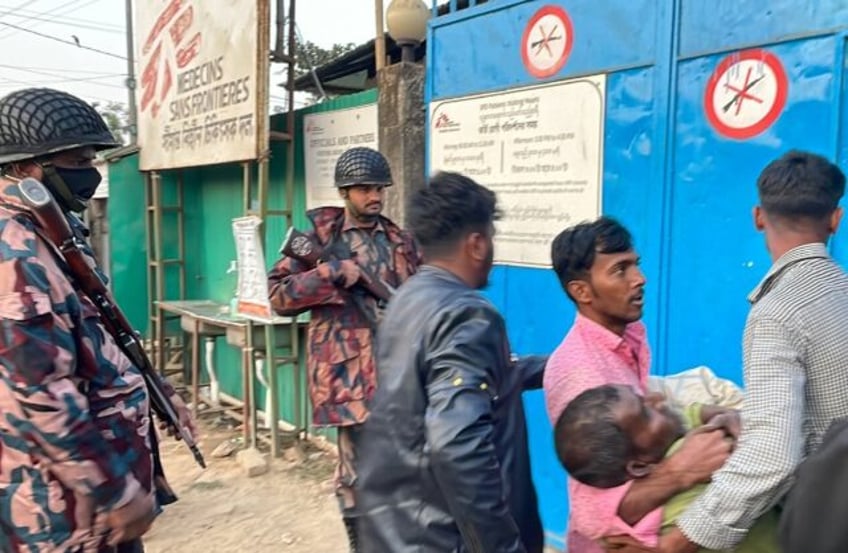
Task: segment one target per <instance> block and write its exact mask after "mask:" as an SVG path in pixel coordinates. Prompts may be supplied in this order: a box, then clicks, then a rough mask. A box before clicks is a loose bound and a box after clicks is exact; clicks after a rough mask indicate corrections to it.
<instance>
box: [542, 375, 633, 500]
mask: <svg viewBox="0 0 848 553" xmlns="http://www.w3.org/2000/svg"><path fill="white" fill-rule="evenodd" d="M620 399H621V394H619V392H618V389H617V388H616V387H615V386H598V387H597V388H591V389H589V390H586V391H585V392H583V393H582V394H580V395H578V396H577V397H576V398H574V399H573V400H571V402H570V403H569V404H568V405H567V406H566V408H565V410H564V411H563V412H562V415H560V417H559V420H557V423H556V425H555V427H554V446H555V447H556V452H557V457H559V462H560V463H562V466H563V468H565V470H567V471H568V473H569V474H570V475H571V477H572V478H574V479H575V480H577V481H578V482H582V483H583V484H586V485H587V486H592V487H595V488H614V487H616V486H620V485H622V484H624V483H625V482H627V479H628V475H627V462H628V461H629V460H630V458H631V456H632V454H633V443H632V441H631V439H630V436H628V435H627V433H626V432H625V431H624V429H622V428H621V427H620V426H619V425H618V421H617V420H616V417H615V413H614V412H613V410H614V409H615V406H616V404H617V403H618V401H619V400H620Z"/></svg>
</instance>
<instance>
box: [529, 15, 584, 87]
mask: <svg viewBox="0 0 848 553" xmlns="http://www.w3.org/2000/svg"><path fill="white" fill-rule="evenodd" d="M573 43H574V29H573V26H572V24H571V18H570V17H569V16H568V14H567V13H566V12H565V10H564V9H562V8H561V7H559V6H554V5H550V6H543V7H542V8H540V9H539V10H538V11H537V12H536V13H535V14H533V17H531V18H530V21H528V22H527V26H526V27H525V28H524V36H523V37H522V39H521V61H523V62H524V67H526V68H527V71H528V72H529V73H530V74H531V75H533V76H534V77H536V78H538V79H545V78H547V77H552V76H553V75H556V74H557V73H558V72H559V70H560V69H562V68H563V67H564V66H565V62H566V61H567V60H568V56H569V55H570V54H571V46H572V44H573Z"/></svg>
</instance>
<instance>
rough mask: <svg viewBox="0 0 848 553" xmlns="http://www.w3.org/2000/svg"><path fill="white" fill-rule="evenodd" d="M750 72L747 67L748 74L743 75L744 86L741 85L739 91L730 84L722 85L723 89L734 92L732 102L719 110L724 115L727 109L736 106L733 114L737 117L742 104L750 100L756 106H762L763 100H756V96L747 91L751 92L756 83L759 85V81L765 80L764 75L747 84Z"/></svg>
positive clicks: (750, 69)
mask: <svg viewBox="0 0 848 553" xmlns="http://www.w3.org/2000/svg"><path fill="white" fill-rule="evenodd" d="M751 71H752V68H751V67H749V68H748V73H747V74H746V75H745V84H743V85H742V88H741V89H740V88H736V87H735V86H733V85H731V84H730V83H724V88H725V89H727V90H730V91H732V92H735V93H736V95H735V96H734V97H733V99H732V100H730V101H729V102H727V103H726V104H725V105H724V106H723V107H722V108H721V109H722V110H723V111H724V113H727V111H728V110H729V109H730V108H731V107H732V106H733V104H736V113H735V115H739V111H740V110H741V109H742V104H743V103H744V102H745V100H752V101H754V102H757V103H758V104H762V103H763V99H762V98H757V97H756V96H754V95H753V94H750V93H749V92H748V91H749V90H751V89H752V88H754V86H755V85H756V84H757V83H759V82H760V81H762V80H763V79H765V75H762V76H760V77H757V78H756V79H754V81H753V82H751V83H749V81H750V80H751Z"/></svg>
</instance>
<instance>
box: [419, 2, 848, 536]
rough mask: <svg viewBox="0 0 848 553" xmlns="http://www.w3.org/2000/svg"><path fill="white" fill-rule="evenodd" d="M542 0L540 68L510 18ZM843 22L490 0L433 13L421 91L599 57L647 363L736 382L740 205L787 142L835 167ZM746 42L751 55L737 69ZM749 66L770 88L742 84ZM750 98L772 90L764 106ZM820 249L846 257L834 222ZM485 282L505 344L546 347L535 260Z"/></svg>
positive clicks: (546, 482)
mask: <svg viewBox="0 0 848 553" xmlns="http://www.w3.org/2000/svg"><path fill="white" fill-rule="evenodd" d="M549 5H553V6H558V7H559V8H562V9H563V10H565V11H566V13H567V14H568V16H569V17H570V20H571V24H572V29H573V44H572V46H571V51H570V55H568V58H567V60H566V62H565V64H564V66H562V68H561V69H559V70H558V72H556V74H554V75H553V76H551V77H549V78H547V79H545V80H544V81H540V80H539V79H537V78H535V77H534V76H533V75H531V74H530V72H529V71H528V69H527V67H526V66H525V64H524V63H523V62H522V55H521V49H522V35H523V33H524V31H525V28H526V27H527V25H528V22H530V20H531V18H532V17H533V16H534V14H536V13H537V12H538V11H539V10H540V9H541V8H543V7H545V6H549ZM846 26H848V3H846V2H844V1H842V0H819V1H818V2H814V3H811V2H802V1H801V0H771V1H770V2H762V1H759V0H712V1H710V2H704V1H703V0H663V1H660V2H657V1H656V0H604V1H603V2H598V1H595V0H568V1H565V0H551V1H549V2H544V1H526V0H500V1H499V0H490V1H489V2H487V3H485V4H479V5H477V6H476V7H470V8H467V9H464V10H458V11H455V12H453V13H449V14H448V15H444V16H441V17H438V18H435V19H434V20H433V21H432V23H431V26H430V31H429V36H428V46H427V48H428V52H427V59H428V62H427V63H428V82H427V101H428V102H434V101H439V100H443V99H446V98H453V97H462V96H466V95H471V94H477V93H481V92H492V91H498V90H504V91H506V90H510V89H513V88H515V87H522V86H527V85H532V84H538V83H539V82H551V81H558V80H563V79H568V78H573V77H578V76H585V75H596V74H606V75H607V81H606V108H605V122H604V142H603V143H604V146H603V179H602V193H603V202H602V205H603V212H604V213H606V214H610V215H612V216H615V217H617V218H619V219H620V220H621V221H622V222H623V223H625V224H626V225H627V226H628V227H629V228H630V229H631V231H632V232H633V234H634V236H635V239H636V243H637V248H638V249H639V251H640V253H641V255H642V259H643V266H644V270H645V273H646V275H647V278H648V287H647V292H648V295H647V297H646V299H647V302H648V305H647V306H646V314H645V323H646V324H647V325H648V330H649V335H650V340H651V345H652V348H653V352H654V368H653V372H654V373H658V374H667V373H671V372H677V371H680V370H683V369H686V368H689V367H692V366H696V365H700V364H705V365H708V366H710V367H711V368H713V370H714V371H716V373H717V374H719V375H721V376H725V377H728V378H731V379H733V380H735V381H737V382H740V381H741V367H740V365H741V333H742V328H743V325H744V319H745V316H746V313H747V309H748V305H747V303H746V295H747V293H748V292H749V291H750V290H751V289H752V288H753V287H754V286H755V285H756V283H757V282H758V280H759V279H760V278H761V277H762V276H763V275H764V274H765V272H766V270H767V268H768V266H769V259H768V255H767V253H766V250H765V246H764V243H763V240H762V237H761V236H759V235H758V234H757V233H756V231H755V230H754V228H753V224H752V219H751V208H752V207H753V205H754V204H755V201H756V190H755V181H756V176H757V174H758V173H759V171H760V170H761V169H762V167H763V166H764V165H765V164H766V163H767V162H768V161H770V160H771V159H773V158H775V157H777V156H778V155H780V154H782V153H783V152H785V151H786V150H789V149H791V148H801V149H806V150H811V151H814V152H817V153H821V154H823V155H826V156H828V157H830V158H833V159H837V160H838V161H839V163H840V164H842V165H843V167H844V166H845V162H846V158H848V146H846V132H848V131H846V129H848V111H846V110H845V109H844V107H843V103H844V101H843V98H845V94H844V92H845V90H846V86H848V83H846V80H845V77H844V70H843V69H844V66H845V63H846V62H845V59H846V56H845V49H846V37H845V29H846ZM746 59H754V60H757V64H756V65H755V66H753V67H754V69H752V70H751V71H748V69H751V67H752V66H751V64H745V63H740V62H744V61H745V60H746ZM775 60H776V62H775ZM769 64H775V65H769ZM764 68H765V69H764ZM781 71H782V72H783V74H784V75H785V81H781V75H779V73H780V72H781ZM764 72H766V73H768V74H767V75H766V76H767V77H769V78H770V79H773V80H774V81H775V82H776V83H777V84H776V86H775V90H773V91H772V92H774V94H776V95H777V96H778V99H774V98H765V99H764V98H762V97H757V96H755V95H753V94H751V93H750V91H749V89H750V87H749V85H750V84H751V83H753V82H754V80H756V79H758V78H762V77H763V74H764ZM749 73H750V74H749ZM711 77H712V78H713V82H711V81H710V79H711ZM746 79H747V80H746ZM711 87H712V88H711ZM713 91H717V92H713ZM708 93H709V94H708ZM723 95H724V96H723ZM728 95H729V96H728ZM781 95H783V98H779V97H780V96H781ZM713 97H715V98H716V100H715V101H713V100H712V98H713ZM722 97H727V98H729V102H728V103H724V104H723V103H722V102H723V101H720V100H721V98H722ZM764 101H765V102H767V103H769V102H770V103H769V104H768V105H771V104H775V105H777V107H775V108H774V110H773V112H772V113H769V114H765V112H766V111H768V110H767V108H768V105H766V106H765V107H761V106H762V104H763V102H764ZM781 102H783V103H781ZM740 103H742V104H743V105H742V106H740V105H739V104H740ZM728 104H730V105H729V106H728ZM745 104H747V106H746V105H745ZM757 104H760V106H758V105H757ZM737 108H738V109H739V110H741V109H746V110H752V111H751V113H753V114H754V115H757V112H756V110H757V109H761V110H763V113H764V114H765V115H764V116H763V117H761V118H760V119H761V121H760V122H759V124H758V125H752V126H751V128H750V129H747V130H746V129H741V130H740V129H727V128H724V129H722V126H721V125H722V117H724V115H723V114H726V113H729V112H730V111H731V110H732V111H733V112H735V113H737V114H738V111H736V110H737ZM752 108H753V109H752ZM708 113H713V115H712V116H708V115H707V114H708ZM710 117H712V121H711V120H710ZM775 118H776V119H775ZM755 119H756V117H755ZM433 123H434V122H432V121H431V122H430V124H431V126H432V125H433ZM755 127H756V128H755ZM431 131H432V127H431ZM749 135H750V136H749ZM431 136H432V135H431ZM481 181H482V182H483V183H484V184H485V179H481ZM556 230H559V229H556ZM831 248H832V250H833V252H834V253H835V255H836V256H837V258H838V259H841V260H845V259H848V238H846V237H845V236H844V235H843V236H842V237H840V236H839V235H837V238H836V239H835V240H834V242H833V243H832V244H831ZM487 293H488V294H489V295H490V297H491V298H492V299H493V301H494V302H495V303H496V304H497V305H498V307H499V308H500V309H501V310H502V312H503V313H504V315H505V316H506V319H507V323H508V326H509V331H510V337H511V340H512V343H513V348H514V349H515V350H516V351H517V352H519V353H538V352H548V351H551V350H552V349H553V348H554V347H556V345H557V344H558V343H559V342H560V340H561V339H562V337H563V336H564V334H565V332H566V331H567V330H568V328H569V327H570V325H571V323H572V320H573V315H574V309H573V307H572V306H571V304H570V303H569V302H568V301H567V300H566V298H565V297H564V295H563V293H562V291H561V290H560V288H559V285H558V283H557V281H556V278H555V276H554V275H553V273H552V271H550V270H548V269H541V268H526V267H515V266H498V267H496V268H495V271H494V274H493V278H492V285H491V286H490V289H489V290H488V292H487ZM526 405H527V409H528V419H529V424H530V434H531V450H532V457H533V463H534V478H535V481H536V485H537V488H538V490H539V492H540V502H541V510H542V515H543V520H544V523H545V529H546V531H547V533H548V538H549V541H550V544H551V545H552V546H555V547H561V546H562V542H563V539H562V538H563V535H564V532H565V525H566V518H567V498H566V487H565V476H564V473H563V471H562V470H561V469H560V468H559V466H558V463H557V462H556V459H555V457H554V454H553V445H552V440H551V429H550V425H549V423H548V422H547V417H546V414H545V411H544V404H543V398H542V396H541V393H539V392H536V393H529V394H527V395H526Z"/></svg>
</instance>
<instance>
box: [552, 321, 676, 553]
mask: <svg viewBox="0 0 848 553" xmlns="http://www.w3.org/2000/svg"><path fill="white" fill-rule="evenodd" d="M650 366H651V350H650V347H649V346H648V341H647V336H646V331H645V325H644V324H643V323H642V322H635V323H632V324H630V325H628V326H627V328H626V329H625V331H624V336H618V335H617V334H615V333H614V332H611V331H609V330H608V329H606V328H604V327H603V326H601V325H599V324H598V323H595V322H594V321H591V320H589V319H587V318H586V317H584V316H583V315H580V314H579V313H578V315H577V317H576V319H575V321H574V325H573V326H572V327H571V330H570V331H569V332H568V334H567V335H566V337H565V339H564V340H563V341H562V343H561V344H560V345H559V347H558V348H557V349H556V351H554V353H553V354H552V355H551V357H550V359H549V360H548V364H547V367H546V368H545V379H544V386H545V403H546V405H547V409H548V417H550V419H551V424H556V421H557V419H558V418H559V416H560V415H561V414H562V412H563V410H565V407H566V405H567V404H568V402H569V401H571V400H572V399H574V398H575V397H577V396H578V395H580V394H581V393H582V392H584V391H585V390H588V389H590V388H595V387H597V386H603V385H605V384H626V385H629V386H633V387H634V388H635V389H636V390H637V391H638V392H639V393H643V394H644V393H645V390H646V388H647V384H648V371H649V369H650ZM629 489H630V483H629V482H628V483H627V484H624V485H623V486H619V487H617V488H612V489H606V490H602V489H599V488H592V487H590V486H586V485H583V484H581V483H579V482H577V481H576V480H574V479H572V478H571V477H569V478H568V496H569V498H570V500H571V501H570V503H571V505H570V510H569V522H568V537H567V542H568V543H567V545H568V547H567V549H568V553H603V549H602V548H601V547H600V546H599V545H598V544H597V543H596V542H595V541H594V540H597V539H599V538H602V537H604V536H613V535H620V534H628V535H630V536H633V537H634V538H636V539H638V540H640V541H642V542H643V543H645V544H646V545H648V546H651V547H653V546H655V545H656V544H657V541H658V535H659V530H660V521H661V516H662V510H661V509H657V510H655V511H653V512H652V513H650V514H648V515H647V516H646V517H645V518H643V519H642V520H641V521H639V522H638V523H636V526H630V525H629V524H627V523H626V522H624V521H623V520H622V519H621V518H620V517H619V516H618V506H619V505H620V504H621V501H622V499H624V496H625V495H626V494H627V491H628V490H629Z"/></svg>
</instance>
